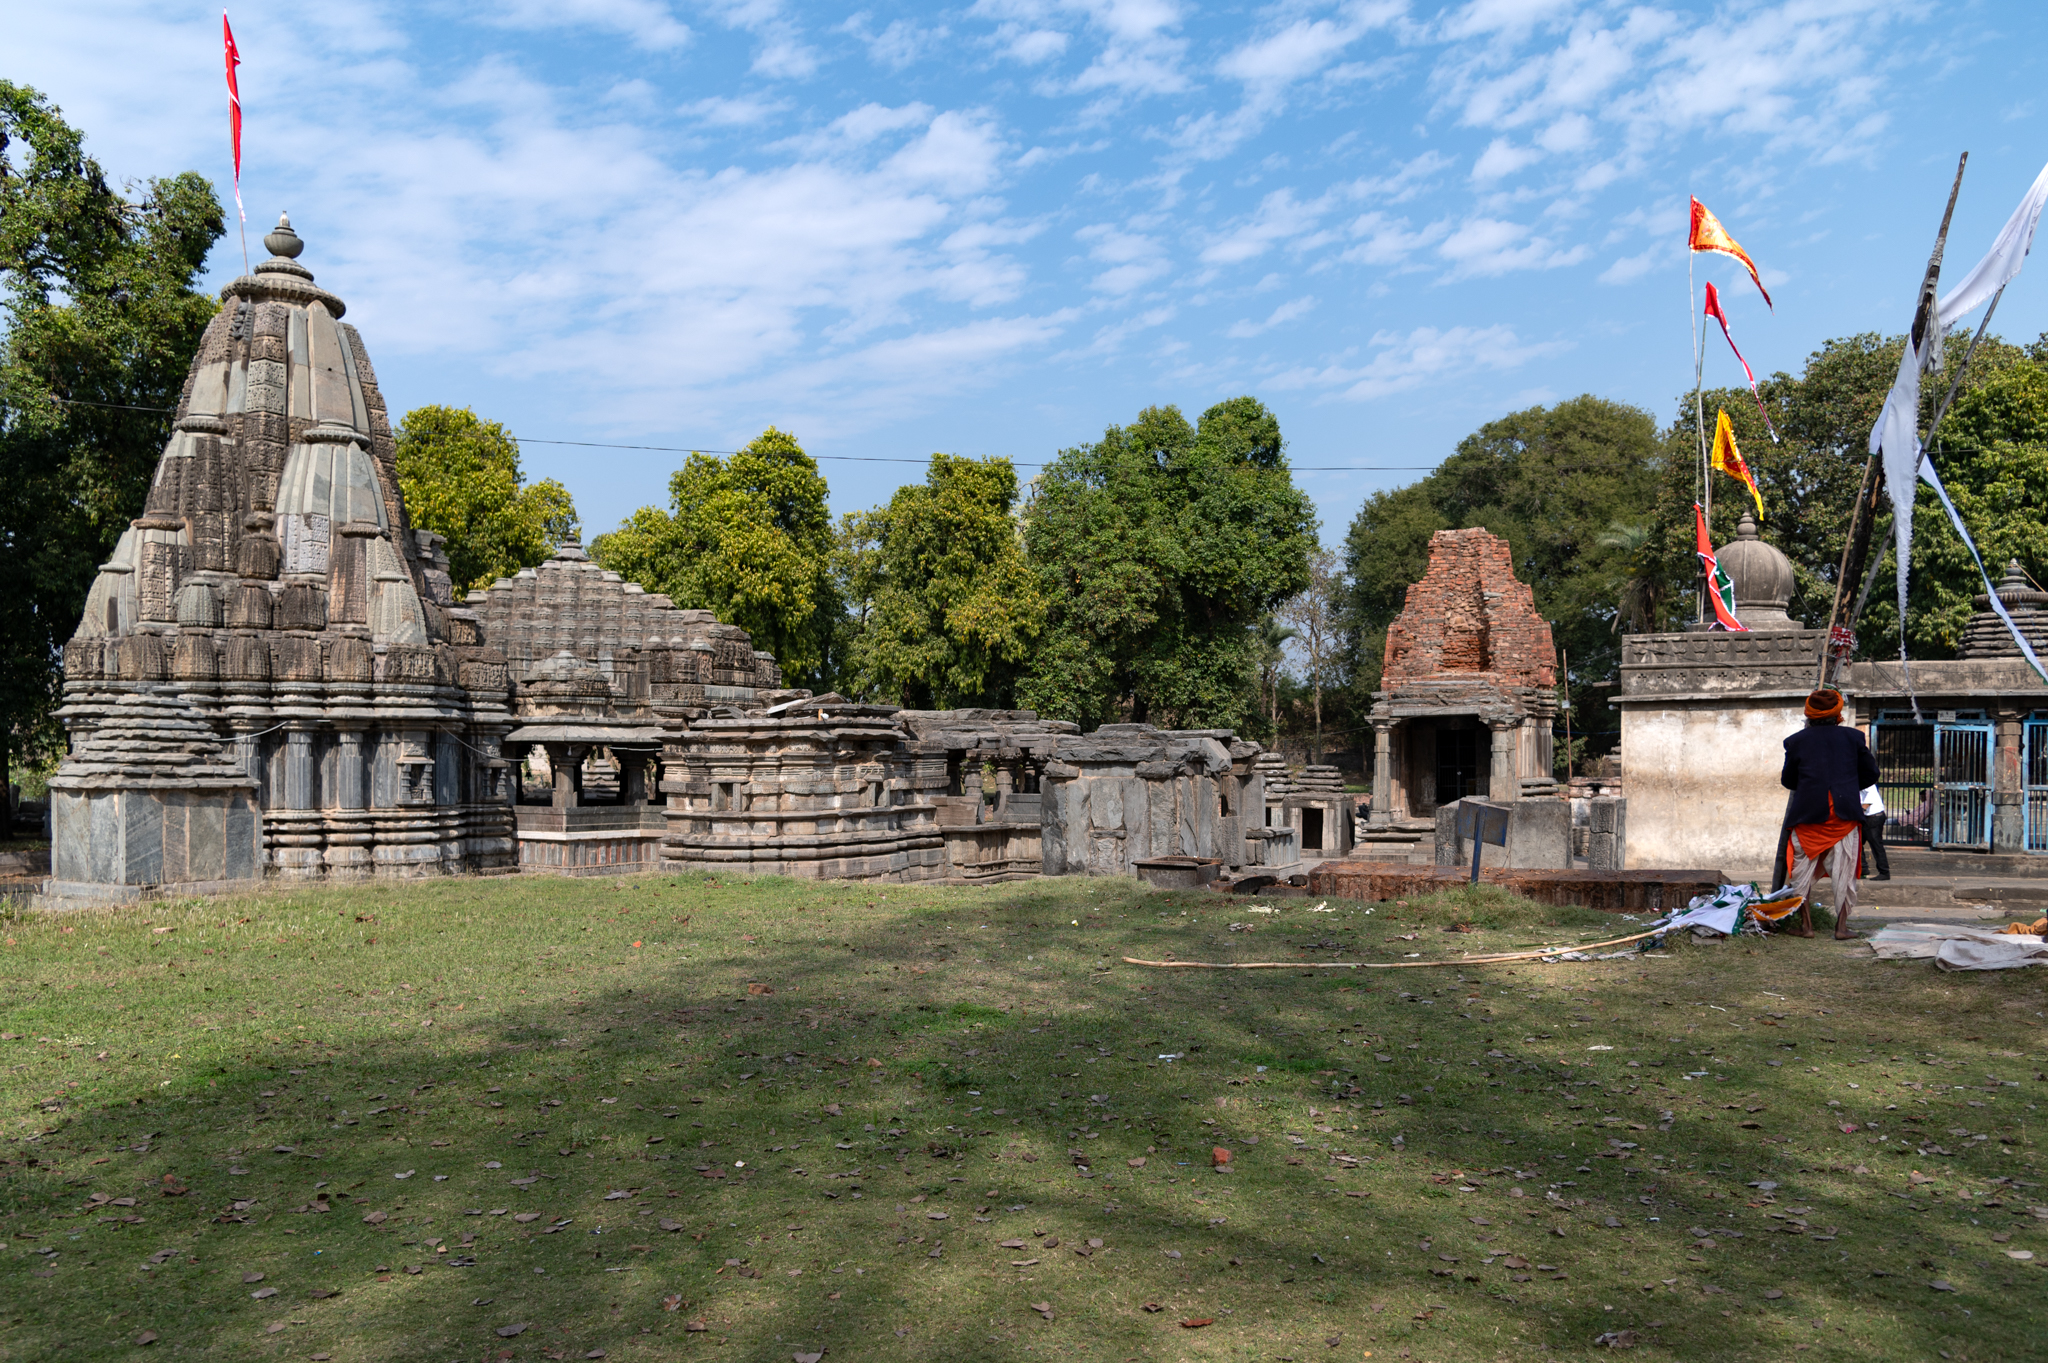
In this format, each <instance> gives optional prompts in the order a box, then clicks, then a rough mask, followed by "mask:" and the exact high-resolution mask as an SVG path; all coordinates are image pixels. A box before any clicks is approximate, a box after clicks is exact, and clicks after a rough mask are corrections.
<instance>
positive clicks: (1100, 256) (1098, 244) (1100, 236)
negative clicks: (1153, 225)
mask: <svg viewBox="0 0 2048 1363" xmlns="http://www.w3.org/2000/svg"><path fill="white" fill-rule="evenodd" d="M1074 236H1075V238H1076V239H1077V240H1079V241H1083V242H1086V243H1087V244H1088V258H1089V259H1090V260H1093V261H1096V262H1098V263H1099V264H1102V265H1106V266H1108V267H1109V268H1108V269H1106V270H1104V271H1102V272H1101V273H1100V274H1098V275H1096V276H1095V278H1094V280H1093V281H1091V287H1093V288H1095V289H1097V290H1099V291H1100V292H1102V293H1106V294H1111V295H1122V294H1127V293H1129V292H1131V291H1132V290H1133V289H1136V288H1140V287H1142V286H1143V285H1145V284H1148V283H1150V282H1151V281H1152V280H1155V279H1157V278H1159V276H1161V275H1163V274H1165V273H1166V271H1167V270H1168V268H1170V267H1169V264H1168V262H1167V259H1166V252H1165V249H1164V248H1163V247H1162V246H1161V245H1160V243H1159V241H1158V239H1157V238H1155V237H1151V236H1147V235H1146V234H1145V233H1143V232H1127V231H1125V230H1124V229H1122V228H1120V227H1117V226H1114V225H1113V224H1110V223H1094V224H1092V225H1090V226H1087V227H1084V228H1082V229H1081V230H1080V231H1078V232H1076V233H1074Z"/></svg>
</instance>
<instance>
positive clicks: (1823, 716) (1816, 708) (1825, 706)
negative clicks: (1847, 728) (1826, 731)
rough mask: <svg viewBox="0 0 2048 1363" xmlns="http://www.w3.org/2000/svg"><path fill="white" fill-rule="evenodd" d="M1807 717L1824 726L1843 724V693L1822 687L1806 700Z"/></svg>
mask: <svg viewBox="0 0 2048 1363" xmlns="http://www.w3.org/2000/svg"><path fill="white" fill-rule="evenodd" d="M1806 717H1807V718H1808V719H1814V720H1819V721H1820V722H1821V723H1823V724H1839V723H1841V722H1842V693H1841V692H1840V691H1835V690H1830V689H1829V688H1827V687H1822V688H1821V689H1820V690H1818V691H1815V692H1814V693H1813V694H1812V695H1810V696H1808V697H1807V698H1806Z"/></svg>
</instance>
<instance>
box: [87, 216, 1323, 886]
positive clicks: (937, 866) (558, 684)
mask: <svg viewBox="0 0 2048 1363" xmlns="http://www.w3.org/2000/svg"><path fill="white" fill-rule="evenodd" d="M264 244H265V245H266V246H267V247H269V249H270V250H271V252H272V255H271V257H270V259H268V260H266V261H264V262H263V263H262V264H261V265H258V266H257V267H256V268H255V270H254V271H253V272H252V273H250V274H248V275H246V276H243V277H242V278H239V279H237V280H235V281H234V282H233V283H231V284H229V285H228V286H227V287H226V288H225V289H223V290H222V291H221V298H222V304H223V306H222V308H221V310H220V312H219V314H218V315H217V316H216V317H215V318H214V319H213V322H212V323H211V325H209V326H208V328H207V330H206V333H205V336H204V338H203V340H202V341H201V343H200V348H199V353H198V355H197V356H196V357H195V358H194V360H193V362H192V368H191V372H190V374H189V376H188V377H187V380H186V384H185V390H184V393H183V395H182V397H181V398H180V400H179V403H178V408H177V413H176V417H175V420H174V422H173V433H172V435H171V438H170V441H169V443H168V444H167V445H166V446H165V448H164V452H163V456H162V458H161V460H160V462H159V463H158V465H157V469H156V474H155V478H154V481H153V484H152V486H151V489H150V493H149V497H148V501H147V504H146V506H145V508H144V511H143V514H142V515H141V516H139V517H137V518H136V519H135V520H134V521H133V522H132V523H131V524H130V526H129V528H128V529H127V530H126V531H124V532H123V533H122V535H121V537H120V540H119V542H118V544H117V545H116V546H115V549H114V552H113V555H112V557H111V558H109V559H108V561H107V562H106V563H105V564H103V565H102V566H101V568H100V570H99V573H98V575H97V577H96V579H95V580H94V583H93V586H92V589H91V593H90V595H89V596H88V598H87V602H86V608H85V613H84V618H83V619H81V620H80V621H79V624H78V629H77V631H76V633H75V634H74V635H73V636H72V638H71V640H70V642H69V643H68V644H66V645H65V649H64V669H65V681H64V699H65V704H64V707H63V708H62V710H61V711H60V712H59V714H60V717H61V719H62V720H63V722H64V724H65V726H66V728H67V730H68V732H69V736H70V751H69V754H68V755H67V756H66V758H65V759H64V761H63V763H62V764H61V766H60V768H59V770H58V772H57V774H56V775H55V776H54V777H53V778H52V779H51V781H50V789H51V819H52V826H53V834H54V846H53V848H52V869H53V872H54V874H53V875H52V877H51V879H50V881H49V882H48V883H47V886H46V891H47V894H48V896H49V898H50V900H51V901H52V902H53V903H56V904H63V903H79V902H89V901H106V900H121V899H132V898H137V897H142V896H148V895H158V894H165V893H207V892H216V891H228V890H240V889H251V888H255V887H257V886H259V885H261V884H263V883H264V882H266V881H270V880H295V881H302V882H311V881H337V882H348V881H362V880H369V879H373V878H413V877H422V876H434V875H449V874H497V873H516V872H519V871H539V872H554V873H563V874H572V875H574V874H584V875H588V874H616V873H618V872H621V871H631V870H652V869H662V870H683V869H690V868H705V869H708V868H716V869H721V870H727V871H736V872H759V873H776V874H784V875H799V876H814V877H848V878H859V879H879V880H890V881H917V880H952V881H969V882H972V881H987V880H1000V879H1008V878H1012V877H1017V876H1029V875H1039V874H1051V875H1058V874H1088V875H1130V874H1132V873H1133V871H1134V870H1138V869H1143V868H1144V867H1146V866H1147V865H1148V864H1149V863H1152V862H1156V861H1159V860H1160V859H1162V858H1165V859H1169V860H1172V859H1180V860H1182V861H1185V860H1187V859H1191V858H1192V859H1197V860H1199V861H1200V862H1201V863H1203V864H1204V865H1205V866H1208V867H1211V868H1214V869H1222V868H1231V869H1235V868H1245V867H1249V868H1257V869H1260V870H1264V871H1268V872H1275V873H1279V874H1285V873H1287V872H1289V871H1293V870H1298V869H1300V866H1301V862H1300V857H1299V851H1300V849H1299V847H1298V843H1297V833H1298V831H1299V828H1300V824H1301V820H1302V818H1303V817H1304V816H1303V815H1302V814H1301V812H1300V810H1299V809H1297V806H1300V805H1303V803H1304V800H1305V798H1306V797H1304V796H1303V795H1302V792H1301V791H1298V790H1294V789H1293V788H1292V787H1290V786H1287V785H1286V784H1285V783H1284V782H1281V781H1277V780H1276V781H1275V782H1274V783H1273V785H1274V791H1273V793H1272V797H1271V798H1270V799H1269V797H1268V793H1267V790H1266V786H1267V777H1268V775H1269V774H1272V773H1274V772H1275V768H1274V766H1273V764H1272V762H1271V760H1270V759H1268V760H1267V761H1266V762H1264V763H1261V762H1259V761H1258V759H1259V757H1260V756H1261V752H1262V750H1261V749H1260V748H1259V746H1258V745H1257V744H1255V743H1247V742H1245V741H1243V740H1241V739H1239V738H1237V737H1235V736H1234V735H1232V734H1230V733H1228V732H1225V731H1200V732H1180V731H1162V730H1158V729H1154V728H1151V727H1150V726H1147V725H1112V726H1109V728H1106V729H1104V730H1100V731H1098V732H1097V733H1094V734H1088V735H1083V734H1081V733H1079V731H1078V729H1077V728H1076V726H1074V725H1072V724H1066V723H1059V722H1053V721H1045V720H1041V719H1039V717H1038V716H1037V715H1035V714H1033V713H1032V712H1030V711H1003V710H952V711H904V710H898V709H896V708H894V707H889V706H876V705H865V704H858V703H855V702H851V701H848V700H846V699H844V698H842V697H839V696H836V695H827V696H815V695H812V694H811V693H809V692H807V691H801V690H792V689H789V688H787V687H785V686H784V684H783V678H782V676H781V672H780V669H779V668H778V667H777V665H776V661H775V659H774V658H773V657H772V656H771V655H769V654H768V653H765V652H763V651H761V650H758V649H756V648H755V647H754V646H753V641H752V640H751V638H750V637H749V636H748V634H747V632H746V631H745V630H743V629H739V628H737V627H735V626H732V625H729V624H725V623H723V622H721V621H719V620H717V619H715V618H714V617H713V616H712V615H711V614H710V613H709V612H706V611H701V610H685V609H679V608H678V607H676V606H675V605H674V603H672V602H671V601H669V600H668V599H667V598H666V597H663V596H659V595H656V594H653V593H649V592H646V591H644V590H642V589H641V588H640V587H638V586H636V585H634V584H632V583H627V582H624V581H622V580H621V579H620V578H619V576H618V575H617V574H616V573H610V572H606V571H605V570H604V569H602V568H601V567H599V565H597V564H596V563H594V562H592V561H591V560H590V558H589V556H588V555H586V554H585V553H584V552H583V550H582V549H581V548H580V547H578V546H577V545H575V544H568V545H565V546H563V547H562V549H561V550H560V551H559V552H557V553H556V554H555V555H554V556H553V557H552V558H551V559H549V560H548V561H547V562H545V563H543V564H541V565H540V566H539V567H537V568H531V569H527V570H524V571H522V572H520V573H519V574H517V575H516V576H515V577H511V578H506V579H502V580H500V581H499V582H497V583H495V584H493V585H492V586H491V587H489V588H488V589H486V590H484V591H481V592H472V593H470V594H469V595H468V597H467V598H466V599H465V600H463V601H461V602H458V601H456V600H455V598H454V596H453V594H452V592H451V590H450V583H449V576H448V561H447V558H446V555H445V554H443V553H442V552H441V549H440V539H439V537H438V536H435V535H433V534H431V533H428V532H426V531H422V530H415V529H413V528H412V526H411V525H410V523H409V522H408V519H407V516H406V508H405V502H404V498H403V497H402V495H401V494H400V491H399V486H398V479H397V472H396V466H395V453H396V452H395V447H394V444H393V438H392V431H391V424H390V420H389V417H388V414H387V412H386V409H385V405H384V400H383V397H382V396H381V394H380V393H379V391H378V387H377V380H376V375H375V372H374V371H373V370H372V369H371V367H370V358H369V354H368V352H367V350H366V349H365V347H364V344H363V340H362V337H361V336H360V335H359V334H358V333H357V331H356V329H355V328H354V327H353V326H350V325H349V324H348V323H346V322H344V321H343V320H342V318H343V316H344V315H345V311H346V309H345V307H344V305H343V303H342V300H341V299H340V298H338V297H336V296H335V295H334V294H332V293H329V292H328V291H327V290H325V289H323V288H321V287H319V286H318V285H317V284H316V283H315V282H314V277H313V273H312V271H310V270H309V269H307V268H306V267H305V266H303V265H301V264H300V263H299V260H298V257H299V255H300V254H301V252H302V250H303V249H304V243H303V242H302V241H301V240H300V238H299V237H298V236H297V235H296V234H295V233H294V232H293V230H292V228H291V226H290V224H289V222H288V221H284V220H280V222H279V224H278V228H277V230H276V231H274V232H272V233H271V234H270V235H269V236H267V237H265V238H264ZM529 772H530V773H532V774H533V776H534V777H535V778H536V779H535V780H534V781H533V782H532V783H529V782H528V780H527V779H526V778H527V775H528V774H529ZM1311 776H1312V777H1313V776H1314V773H1311ZM1303 789H1306V787H1304V788H1303ZM1309 803H1313V801H1310V802H1309ZM1337 817H1338V816H1337V814H1336V812H1335V810H1334V809H1333V810H1332V811H1331V812H1330V814H1329V819H1330V821H1331V823H1332V824H1334V822H1335V820H1336V819H1337ZM1176 869H1184V868H1176Z"/></svg>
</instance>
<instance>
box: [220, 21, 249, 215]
mask: <svg viewBox="0 0 2048 1363" xmlns="http://www.w3.org/2000/svg"><path fill="white" fill-rule="evenodd" d="M220 40H221V47H222V55H223V56H224V57H225V58H226V61H227V68H228V131H229V132H230V133H231V134H233V136H234V142H235V212H236V213H238V214H240V215H241V219H242V221H243V222H247V221H249V215H248V213H247V212H246V211H244V210H243V208H242V89H241V86H240V85H239V84H237V83H236V81H235V68H236V67H238V66H240V65H241V64H242V54H241V53H240V52H239V51H237V50H236V48H235V31H234V30H233V29H232V28H229V27H228V12H227V11H226V10H222V11H221V12H220Z"/></svg>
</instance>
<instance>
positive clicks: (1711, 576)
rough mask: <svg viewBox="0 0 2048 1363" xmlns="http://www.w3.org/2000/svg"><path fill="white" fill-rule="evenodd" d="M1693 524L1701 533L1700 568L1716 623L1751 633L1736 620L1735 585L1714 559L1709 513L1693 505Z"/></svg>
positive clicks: (1698, 505) (1739, 631) (1695, 504)
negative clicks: (1708, 527) (1708, 525)
mask: <svg viewBox="0 0 2048 1363" xmlns="http://www.w3.org/2000/svg"><path fill="white" fill-rule="evenodd" d="M1692 515H1693V524H1694V526H1695V528H1696V529H1697V530H1698V532H1699V554H1700V567H1701V569H1702V570H1704V571H1705V573H1706V575H1707V600H1709V601H1711V602H1712V603H1713V605H1714V623H1715V624H1717V625H1719V626H1720V627H1721V628H1722V629H1726V630H1734V631H1736V632H1738V633H1742V634H1747V633H1749V626H1748V625H1745V624H1743V623H1742V622H1741V621H1740V620H1737V619H1736V618H1735V583H1734V581H1733V579H1731V578H1730V577H1729V576H1728V574H1727V572H1726V571H1725V570H1724V569H1723V568H1722V567H1721V564H1720V561H1719V560H1718V559H1716V558H1715V557H1714V544H1713V541H1712V540H1709V539H1708V538H1707V513H1706V512H1704V511H1702V510H1701V509H1700V504H1699V503H1698V502H1694V503H1693V504H1692Z"/></svg>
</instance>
